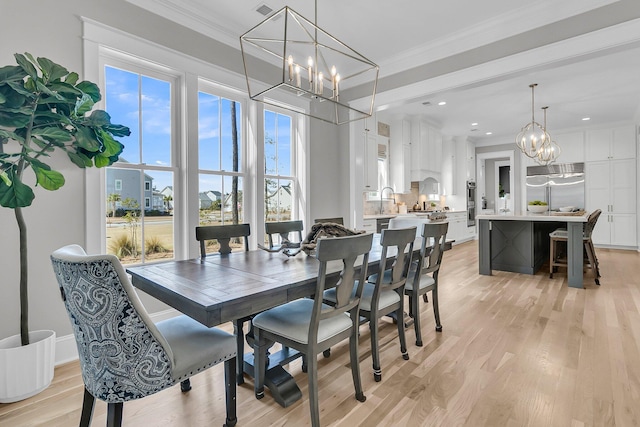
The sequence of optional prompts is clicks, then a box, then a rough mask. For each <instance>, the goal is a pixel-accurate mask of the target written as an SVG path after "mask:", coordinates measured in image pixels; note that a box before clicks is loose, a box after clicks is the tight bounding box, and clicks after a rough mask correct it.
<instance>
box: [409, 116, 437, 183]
mask: <svg viewBox="0 0 640 427" xmlns="http://www.w3.org/2000/svg"><path fill="white" fill-rule="evenodd" d="M411 141H412V144H411V181H422V180H423V179H425V178H426V177H436V178H440V173H441V172H442V134H440V132H439V131H438V130H436V129H435V128H433V127H432V126H430V125H429V124H428V123H427V122H425V121H424V120H419V119H418V120H414V121H413V122H412V123H411Z"/></svg>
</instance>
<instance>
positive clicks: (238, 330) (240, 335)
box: [233, 319, 244, 385]
mask: <svg viewBox="0 0 640 427" xmlns="http://www.w3.org/2000/svg"><path fill="white" fill-rule="evenodd" d="M233 332H234V333H235V335H236V381H237V383H238V385H242V384H244V320H240V319H238V320H234V321H233Z"/></svg>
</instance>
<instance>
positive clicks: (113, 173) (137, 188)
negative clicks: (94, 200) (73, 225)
mask: <svg viewBox="0 0 640 427" xmlns="http://www.w3.org/2000/svg"><path fill="white" fill-rule="evenodd" d="M105 172H106V174H105V175H106V186H105V187H106V195H105V196H106V203H107V212H106V214H107V233H106V234H107V247H106V250H107V253H110V254H114V255H116V256H117V257H118V258H119V259H120V260H121V261H122V262H123V263H124V264H131V263H136V262H140V261H141V259H142V258H141V251H142V245H141V237H140V234H141V233H140V214H141V211H140V201H141V200H143V199H142V197H143V196H142V188H143V184H142V173H141V172H140V171H138V170H132V169H119V168H107V169H106V171H105ZM116 181H120V182H122V187H121V190H116V184H115V183H116Z"/></svg>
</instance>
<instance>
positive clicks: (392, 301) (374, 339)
mask: <svg viewBox="0 0 640 427" xmlns="http://www.w3.org/2000/svg"><path fill="white" fill-rule="evenodd" d="M415 237H416V227H410V228H402V229H393V230H391V229H387V230H382V234H381V236H380V245H381V246H382V253H381V255H380V262H379V265H378V271H383V272H384V274H374V275H371V276H369V282H368V283H365V284H364V288H363V290H362V298H361V299H360V311H359V313H358V315H359V316H361V317H364V318H365V319H366V320H367V321H368V322H369V330H370V331H371V356H372V359H373V360H372V362H373V378H374V379H375V381H381V380H382V370H381V368H380V348H379V338H378V329H379V324H378V322H379V320H380V318H382V317H383V316H387V315H390V314H394V315H395V318H396V319H400V321H399V322H396V323H397V325H398V338H399V340H400V353H401V354H402V358H403V359H404V360H409V353H407V342H406V339H405V333H404V323H403V321H402V319H403V318H404V287H405V283H406V281H407V276H408V274H409V267H410V265H411V258H412V254H413V242H414V240H415ZM398 254H399V255H398ZM389 263H391V267H390V268H388V267H387V266H388V265H389ZM372 281H373V283H371V282H372ZM355 289H356V287H354V291H355ZM324 300H325V301H326V302H328V303H329V304H330V305H333V304H335V302H336V291H335V289H328V290H326V291H325V292H324ZM325 356H326V354H325Z"/></svg>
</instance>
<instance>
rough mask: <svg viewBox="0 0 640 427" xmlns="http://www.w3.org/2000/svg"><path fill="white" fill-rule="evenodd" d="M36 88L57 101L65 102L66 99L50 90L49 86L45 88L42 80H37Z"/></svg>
mask: <svg viewBox="0 0 640 427" xmlns="http://www.w3.org/2000/svg"><path fill="white" fill-rule="evenodd" d="M36 87H37V88H38V90H39V91H40V92H42V93H45V94H47V95H49V96H51V97H53V98H55V99H57V100H58V101H64V100H65V99H64V98H63V97H62V95H59V94H57V93H56V92H54V91H52V90H51V89H49V88H48V87H47V86H45V84H44V83H42V82H41V81H40V80H36Z"/></svg>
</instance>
